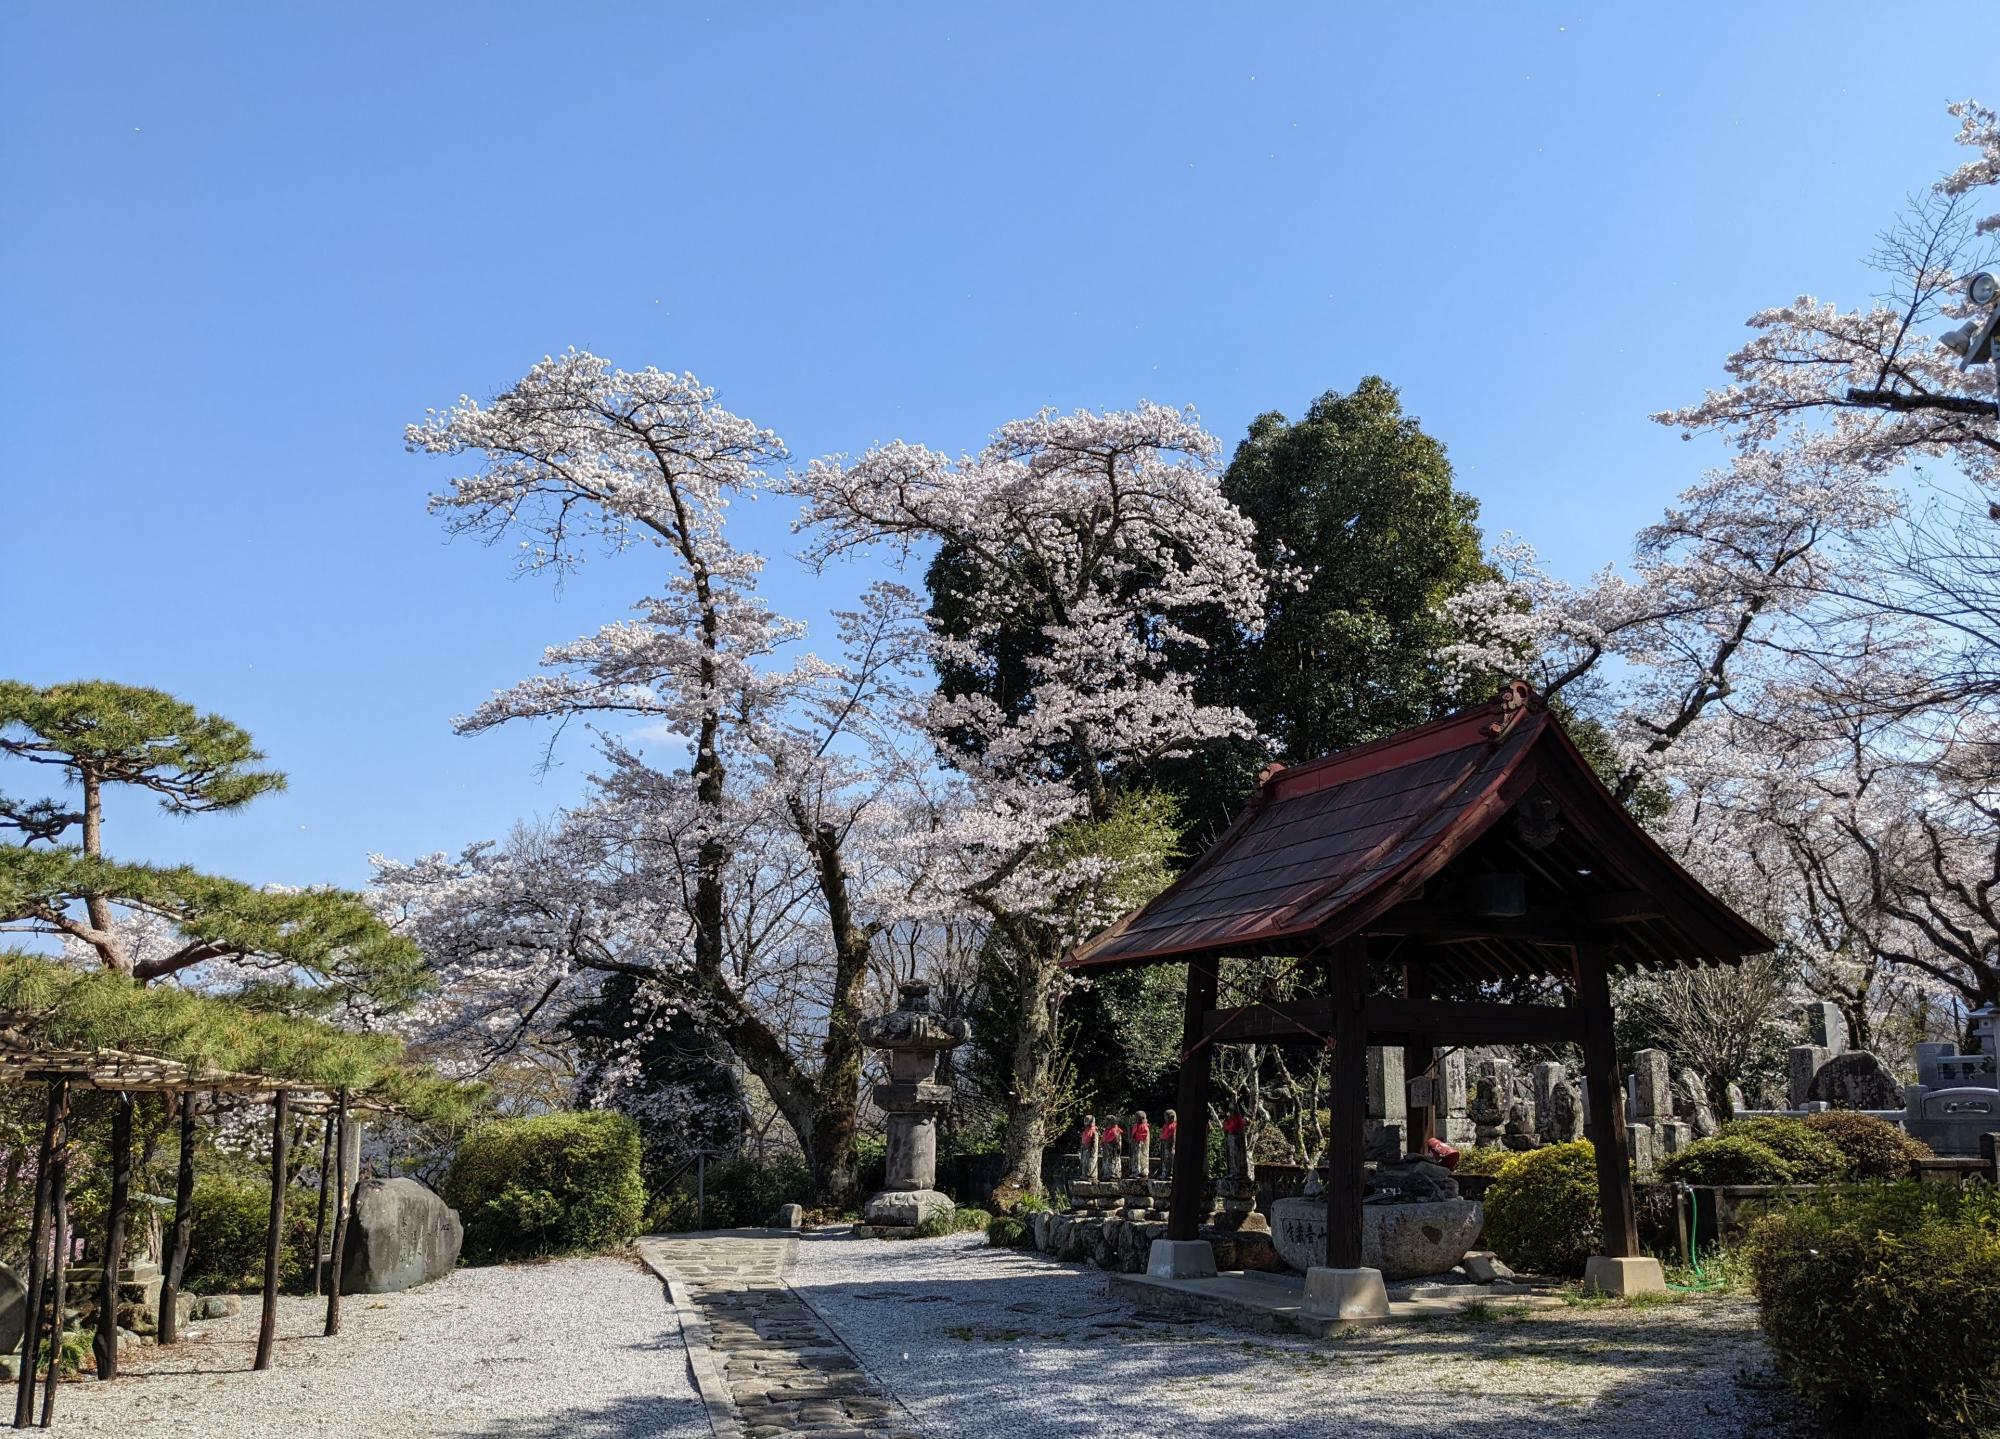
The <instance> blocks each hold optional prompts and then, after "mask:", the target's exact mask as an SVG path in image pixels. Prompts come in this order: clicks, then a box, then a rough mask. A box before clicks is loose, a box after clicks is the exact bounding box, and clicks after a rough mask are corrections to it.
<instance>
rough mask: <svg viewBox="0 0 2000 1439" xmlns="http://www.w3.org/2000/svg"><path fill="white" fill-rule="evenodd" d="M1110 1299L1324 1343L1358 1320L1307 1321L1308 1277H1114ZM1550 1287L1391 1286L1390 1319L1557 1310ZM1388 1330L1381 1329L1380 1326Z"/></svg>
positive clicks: (1431, 1282) (1443, 1281) (1440, 1281)
mask: <svg viewBox="0 0 2000 1439" xmlns="http://www.w3.org/2000/svg"><path fill="white" fill-rule="evenodd" d="M1107 1282H1108V1284H1109V1286H1110V1292H1111V1293H1112V1294H1114V1295H1116V1296H1117V1297H1118V1298H1120V1299H1125V1300H1128V1301H1130V1302H1131V1303H1133V1304H1137V1305H1141V1306H1143V1307H1144V1308H1147V1309H1153V1310H1168V1311H1170V1312H1173V1313H1177V1314H1192V1315H1198V1316H1200V1317H1203V1318H1210V1319H1221V1320H1223V1321H1225V1322H1227V1323H1230V1324H1234V1325H1237V1326H1240V1327H1242V1328H1245V1329H1255V1330H1258V1331H1260V1332H1262V1333H1266V1334H1303V1335H1305V1336H1307V1337H1308V1338H1314V1339H1325V1338H1327V1337H1329V1336H1330V1335H1334V1334H1339V1333H1342V1332H1345V1331H1347V1330H1352V1329H1355V1328H1358V1327H1360V1326H1359V1325H1358V1324H1357V1323H1356V1322H1355V1321H1353V1320H1340V1319H1327V1318H1321V1317H1319V1316H1316V1315H1314V1316H1309V1315H1307V1314H1306V1313H1305V1312H1304V1310H1305V1291H1306V1281H1305V1276H1304V1275H1303V1274H1290V1273H1285V1274H1272V1273H1256V1272H1252V1273H1234V1272H1232V1273H1223V1274H1218V1275H1216V1276H1214V1277H1213V1278H1209V1279H1156V1278H1154V1277H1153V1276H1151V1275H1149V1274H1113V1275H1112V1276H1111V1277H1110V1279H1109V1280H1108V1281H1107ZM1562 1302H1563V1301H1562V1298H1561V1295H1560V1292H1559V1290H1558V1288H1557V1286H1555V1285H1553V1284H1530V1283H1525V1282H1519V1281H1514V1282H1509V1281H1501V1282H1497V1283H1493V1284H1474V1283H1472V1282H1470V1281H1469V1280H1455V1277H1453V1276H1438V1277H1435V1278H1432V1279H1428V1280H1425V1279H1417V1280H1411V1281H1409V1282H1408V1283H1401V1284H1391V1285H1390V1286H1389V1318H1388V1320H1387V1322H1389V1323H1394V1322H1396V1321H1397V1320H1408V1319H1421V1318H1426V1317H1430V1316H1435V1315H1440V1314H1456V1313H1458V1312H1459V1311H1460V1310H1463V1309H1465V1308H1466V1307H1467V1306H1468V1305H1472V1304H1510V1305H1521V1306H1524V1307H1526V1308H1531V1309H1553V1308H1560V1307H1561V1305H1562ZM1375 1322H1378V1323H1379V1322H1383V1321H1375Z"/></svg>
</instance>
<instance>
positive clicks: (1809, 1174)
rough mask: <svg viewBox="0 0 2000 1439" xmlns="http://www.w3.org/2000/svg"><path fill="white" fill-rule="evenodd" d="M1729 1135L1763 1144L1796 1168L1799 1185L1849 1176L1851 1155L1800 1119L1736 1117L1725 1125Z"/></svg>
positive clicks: (1793, 1177) (1786, 1163) (1826, 1181)
mask: <svg viewBox="0 0 2000 1439" xmlns="http://www.w3.org/2000/svg"><path fill="white" fill-rule="evenodd" d="M1722 1134H1723V1135H1725V1136H1732V1135H1733V1136H1738V1137H1740V1138H1743V1139H1749V1140H1754V1141H1756V1142H1757V1143H1758V1144H1761V1145H1763V1146H1764V1147H1765V1148H1766V1149H1768V1150H1770V1151H1771V1152H1772V1153H1773V1154H1775V1155H1777V1156H1778V1158H1779V1159H1781V1160H1783V1161H1784V1164H1785V1168H1787V1169H1789V1170H1791V1171H1792V1180H1793V1182H1794V1183H1797V1184H1831V1183H1833V1182H1834V1181H1836V1180H1840V1179H1849V1178H1852V1177H1853V1176H1852V1175H1850V1174H1849V1173H1848V1169H1847V1155H1846V1154H1844V1153H1843V1152H1842V1151H1841V1148H1840V1146H1839V1145H1838V1144H1835V1143H1834V1142H1833V1140H1832V1139H1830V1138H1828V1137H1827V1136H1826V1135H1824V1134H1820V1133H1817V1132H1815V1131H1813V1130H1811V1129H1808V1128H1806V1126H1805V1125H1803V1124H1801V1123H1800V1122H1799V1121H1798V1120H1796V1119H1779V1118H1777V1117H1776V1116H1772V1115H1765V1116H1760V1117H1758V1118H1756V1119H1732V1120H1731V1121H1730V1122H1729V1123H1727V1124H1725V1125H1723V1126H1722Z"/></svg>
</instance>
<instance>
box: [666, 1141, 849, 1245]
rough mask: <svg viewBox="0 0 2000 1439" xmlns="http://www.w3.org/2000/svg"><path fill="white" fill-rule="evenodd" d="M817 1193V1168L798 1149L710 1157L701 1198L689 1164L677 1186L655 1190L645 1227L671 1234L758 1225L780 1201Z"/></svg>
mask: <svg viewBox="0 0 2000 1439" xmlns="http://www.w3.org/2000/svg"><path fill="white" fill-rule="evenodd" d="M811 1198H812V1171H811V1170H809V1169H808V1168H806V1162H805V1160H803V1159H801V1158H800V1157H799V1156H798V1155H796V1154H785V1155H779V1156H775V1157H772V1158H764V1159H754V1158H751V1157H749V1156H747V1155H746V1156H743V1157H740V1158H736V1159H721V1160H710V1161H709V1165H708V1170H707V1175H706V1178H705V1180H704V1184H703V1189H702V1195H701V1200H702V1202H701V1203H700V1204H697V1203H696V1195H695V1172H694V1170H693V1169H689V1170H688V1171H687V1172H686V1173H685V1174H683V1175H682V1176H681V1179H680V1181H679V1183H677V1184H676V1185H675V1186H674V1187H673V1188H672V1189H669V1190H667V1191H665V1192H663V1193H659V1194H655V1195H654V1196H653V1201H652V1204H651V1206H650V1207H649V1208H648V1209H647V1211H646V1229H647V1232H649V1233H653V1234H667V1233H673V1232H675V1231H680V1230H689V1229H694V1228H697V1227H700V1228H703V1229H755V1228H757V1227H758V1226H760V1225H764V1224H769V1223H770V1222H771V1216H772V1215H774V1214H776V1213H777V1212H778V1206H779V1205H781V1204H806V1205H808V1206H809V1202H810V1200H811Z"/></svg>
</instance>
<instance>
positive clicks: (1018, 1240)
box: [986, 1214, 1034, 1249]
mask: <svg viewBox="0 0 2000 1439" xmlns="http://www.w3.org/2000/svg"><path fill="white" fill-rule="evenodd" d="M986 1242H987V1243H988V1244H989V1245H991V1246H992V1247H993V1248H995V1249H1026V1248H1028V1247H1030V1246H1031V1245H1032V1244H1033V1243H1034V1231H1033V1230H1032V1229H1030V1228H1029V1227H1028V1224H1027V1221H1026V1220H1023V1219H1017V1218H1015V1217H1014V1216H1013V1215H1011V1214H996V1215H994V1216H993V1218H991V1219H989V1220H987V1221H986Z"/></svg>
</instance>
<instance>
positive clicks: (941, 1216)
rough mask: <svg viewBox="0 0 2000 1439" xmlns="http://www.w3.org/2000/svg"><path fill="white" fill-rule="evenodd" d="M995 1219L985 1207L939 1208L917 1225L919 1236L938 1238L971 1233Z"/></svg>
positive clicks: (922, 1237) (920, 1237)
mask: <svg viewBox="0 0 2000 1439" xmlns="http://www.w3.org/2000/svg"><path fill="white" fill-rule="evenodd" d="M992 1221H993V1216H992V1215H991V1214H988V1213H987V1212H986V1211H985V1210H984V1209H960V1208H956V1207H954V1208H951V1209H938V1210H933V1211H932V1213H931V1216H930V1218H928V1219H926V1220H925V1221H924V1222H923V1223H922V1224H919V1225H918V1226H917V1238H919V1239H936V1238H938V1237H939V1236H940V1235H945V1234H969V1233H971V1232H972V1231H974V1230H983V1229H985V1228H986V1226H987V1225H988V1224H990V1223H992Z"/></svg>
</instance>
